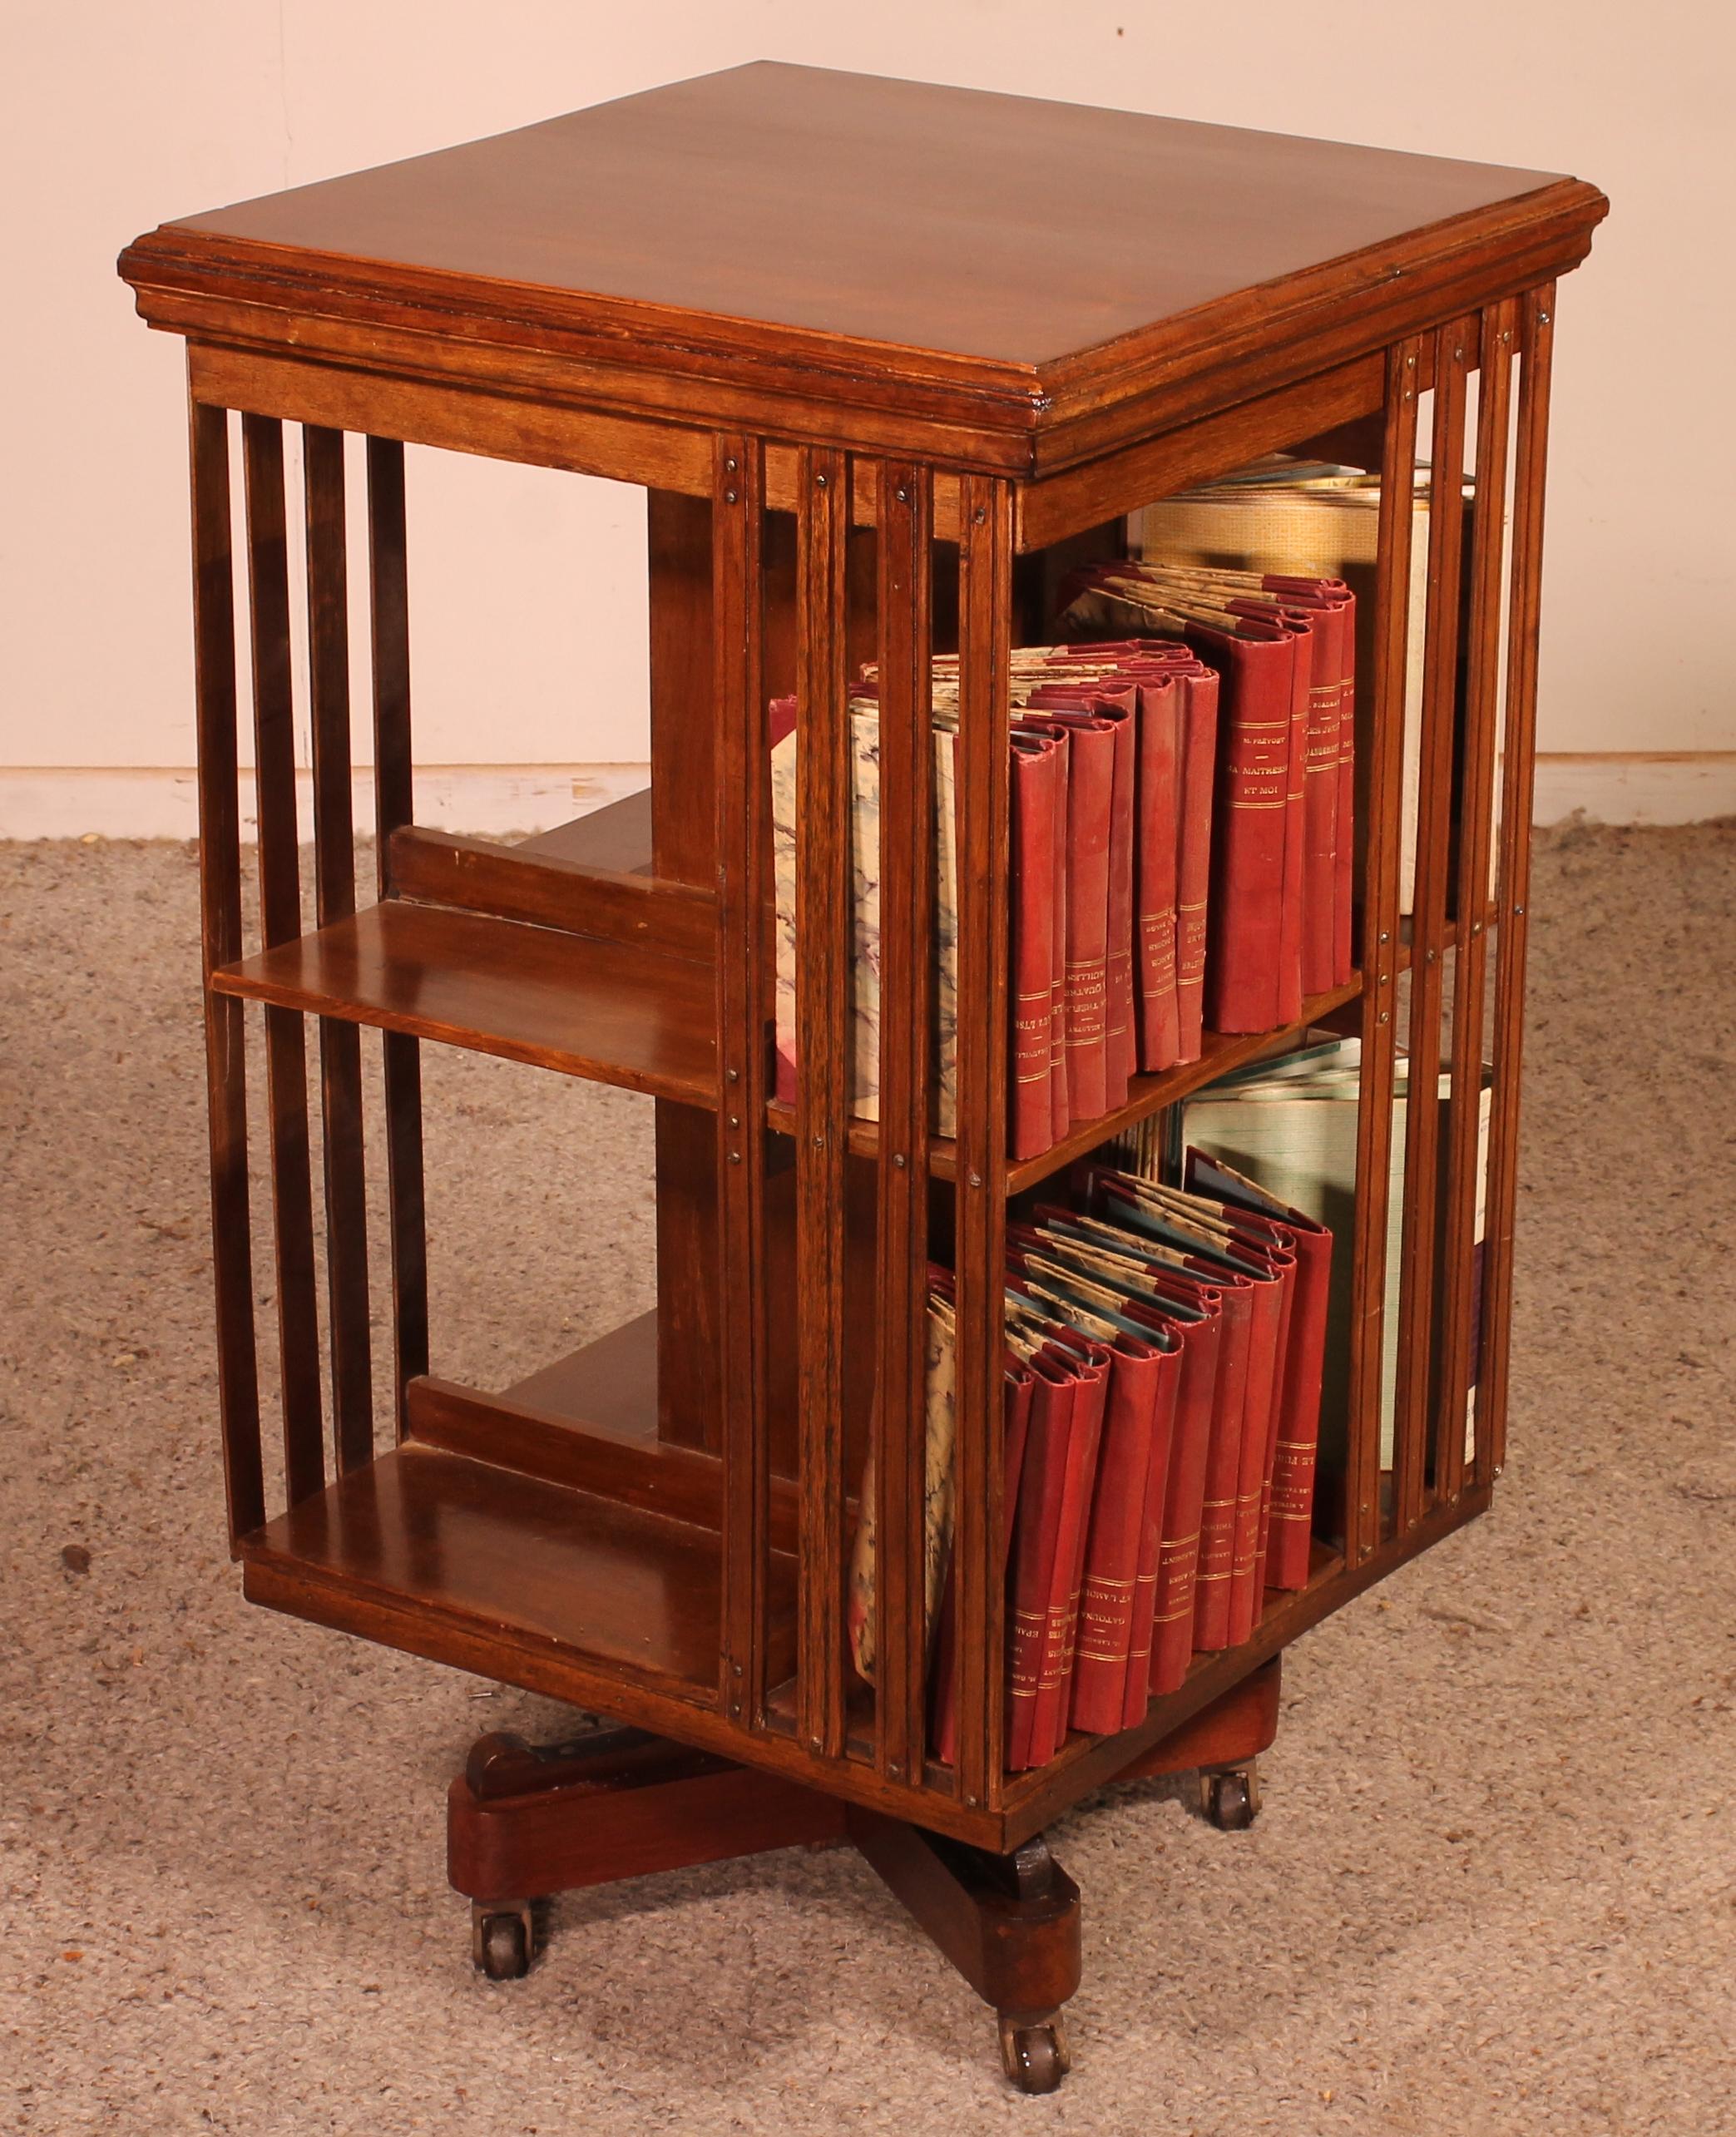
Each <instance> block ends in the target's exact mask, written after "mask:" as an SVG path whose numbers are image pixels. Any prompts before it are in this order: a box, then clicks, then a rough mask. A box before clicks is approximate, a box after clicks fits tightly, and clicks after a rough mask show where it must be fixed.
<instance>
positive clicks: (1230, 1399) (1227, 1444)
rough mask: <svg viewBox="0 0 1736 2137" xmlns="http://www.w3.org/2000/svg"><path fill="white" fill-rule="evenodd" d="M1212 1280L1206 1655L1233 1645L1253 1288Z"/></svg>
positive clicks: (1204, 1518) (1198, 1615)
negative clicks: (1217, 1310) (1216, 1309)
mask: <svg viewBox="0 0 1736 2137" xmlns="http://www.w3.org/2000/svg"><path fill="white" fill-rule="evenodd" d="M1212 1283H1213V1288H1214V1289H1215V1290H1216V1291H1217V1293H1218V1294H1219V1303H1220V1306H1221V1308H1222V1312H1223V1318H1224V1333H1223V1337H1222V1339H1221V1343H1220V1345H1219V1353H1218V1384H1217V1390H1216V1393H1215V1396H1214V1400H1213V1403H1212V1427H1211V1444H1210V1446H1209V1448H1208V1449H1207V1451H1206V1457H1205V1496H1204V1501H1203V1502H1202V1503H1201V1506H1200V1509H1199V1574H1198V1576H1197V1578H1196V1585H1195V1591H1194V1646H1195V1647H1196V1648H1199V1649H1200V1650H1202V1651H1204V1652H1206V1653H1210V1652H1212V1651H1214V1650H1216V1649H1218V1648H1220V1647H1228V1646H1229V1580H1230V1567H1231V1561H1232V1560H1233V1558H1234V1545H1235V1518H1236V1493H1237V1490H1238V1488H1239V1482H1240V1478H1241V1472H1242V1441H1243V1435H1244V1432H1245V1431H1246V1429H1247V1419H1248V1368H1249V1347H1250V1343H1251V1339H1252V1336H1253V1299H1252V1296H1251V1294H1252V1292H1253V1289H1254V1287H1253V1286H1252V1284H1246V1283H1244V1282H1242V1281H1241V1280H1240V1279H1237V1278H1235V1277H1233V1276H1231V1275H1230V1274H1229V1272H1228V1271H1226V1272H1224V1280H1222V1281H1219V1279H1218V1278H1217V1276H1216V1274H1214V1276H1213V1279H1212Z"/></svg>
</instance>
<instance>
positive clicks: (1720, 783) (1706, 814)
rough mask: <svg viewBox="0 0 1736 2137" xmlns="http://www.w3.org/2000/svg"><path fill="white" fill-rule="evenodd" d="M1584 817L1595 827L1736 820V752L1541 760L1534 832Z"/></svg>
mask: <svg viewBox="0 0 1736 2137" xmlns="http://www.w3.org/2000/svg"><path fill="white" fill-rule="evenodd" d="M1576 809H1583V810H1584V811H1585V815H1586V816H1587V817H1588V818H1589V819H1590V821H1591V822H1592V823H1594V824H1704V823H1705V822H1706V821H1707V820H1708V819H1710V818H1712V817H1718V816H1736V749H1697V750H1665V751H1659V752H1654V753H1652V754H1649V755H1648V754H1641V753H1638V752H1635V753H1633V754H1626V753H1620V754H1618V753H1616V752H1613V751H1612V752H1605V753H1600V754H1596V755H1589V754H1583V755H1576V754H1572V753H1571V752H1567V751H1557V752H1552V753H1551V754H1548V755H1546V754H1544V753H1543V752H1542V751H1541V750H1540V751H1539V752H1538V755H1537V784H1536V791H1535V793H1534V794H1533V797H1532V804H1531V821H1532V822H1533V823H1534V824H1559V823H1560V821H1561V819H1563V818H1564V817H1567V816H1571V815H1572V814H1574V812H1575V810H1576Z"/></svg>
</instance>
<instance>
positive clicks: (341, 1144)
mask: <svg viewBox="0 0 1736 2137" xmlns="http://www.w3.org/2000/svg"><path fill="white" fill-rule="evenodd" d="M302 464H303V469H304V483H305V487H306V492H307V495H306V523H307V573H308V675H309V695H310V697H311V700H312V710H313V737H314V892H315V903H316V908H317V911H318V916H319V925H320V926H321V927H322V928H323V927H324V926H326V925H327V924H328V923H329V922H331V921H334V920H344V919H348V918H349V916H350V915H351V914H352V913H354V911H355V909H356V884H355V826H354V818H353V815H352V812H351V800H350V738H349V586H348V560H347V550H346V540H345V529H344V434H343V433H342V432H341V431H335V430H324V429H319V428H314V426H312V425H308V426H305V427H304V429H303V432H302ZM319 1089H320V1112H321V1120H322V1126H323V1129H324V1145H325V1258H326V1284H327V1294H328V1304H327V1318H328V1323H329V1328H330V1341H331V1358H332V1409H333V1415H334V1430H335V1435H336V1441H337V1458H338V1467H339V1469H340V1470H347V1469H354V1468H358V1467H360V1466H361V1465H362V1464H364V1463H365V1462H368V1461H369V1460H371V1459H372V1457H373V1361H372V1354H371V1349H370V1343H369V1337H368V1205H367V1199H366V1189H365V1181H364V1170H363V1167H364V1145H363V1123H362V1035H361V1032H360V1030H359V1027H358V1026H355V1025H354V1024H345V1023H341V1022H339V1021H338V1020H337V1019H336V1018H335V1017H322V1018H321V1020H320V1024H319Z"/></svg>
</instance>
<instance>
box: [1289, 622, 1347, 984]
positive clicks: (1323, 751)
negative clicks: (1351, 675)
mask: <svg viewBox="0 0 1736 2137" xmlns="http://www.w3.org/2000/svg"><path fill="white" fill-rule="evenodd" d="M1308 645H1309V649H1310V657H1309V660H1308V697H1307V727H1306V734H1305V741H1304V749H1303V797H1302V814H1303V877H1304V881H1303V893H1302V992H1303V994H1323V993H1325V992H1326V991H1327V989H1328V987H1333V986H1335V985H1336V984H1337V980H1336V978H1335V977H1334V975H1335V973H1336V972H1337V969H1338V753H1339V750H1340V749H1341V747H1342V744H1343V738H1342V736H1341V735H1340V734H1339V731H1338V699H1339V677H1338V669H1337V658H1338V619H1337V617H1336V616H1333V614H1331V613H1330V612H1329V611H1327V610H1324V609H1320V610H1316V611H1313V613H1312V615H1311V616H1310V619H1309V633H1308ZM1297 665H1298V668H1300V667H1301V665H1303V664H1302V662H1301V660H1300V659H1299V658H1298V664H1297Z"/></svg>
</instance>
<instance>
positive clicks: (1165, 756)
mask: <svg viewBox="0 0 1736 2137" xmlns="http://www.w3.org/2000/svg"><path fill="white" fill-rule="evenodd" d="M1187 690H1188V684H1187V679H1186V677H1185V675H1183V674H1182V673H1181V671H1180V670H1179V669H1175V668H1171V669H1169V670H1166V671H1165V672H1162V673H1159V674H1155V675H1152V676H1151V677H1150V679H1149V680H1145V679H1142V680H1141V681H1140V686H1139V695H1140V720H1139V748H1138V753H1137V756H1136V759H1135V781H1134V794H1135V809H1134V882H1133V908H1134V942H1135V957H1134V981H1135V984H1134V995H1135V1007H1136V1010H1137V1018H1136V1025H1135V1037H1136V1041H1137V1046H1136V1054H1137V1059H1138V1065H1139V1066H1140V1068H1141V1069H1143V1070H1144V1071H1145V1074H1146V1075H1147V1076H1151V1075H1154V1074H1155V1073H1156V1072H1157V1071H1159V1070H1161V1069H1167V1068H1173V1067H1174V1066H1175V1064H1176V1062H1177V1061H1180V1059H1181V1026H1180V1010H1179V1005H1178V1002H1177V999H1176V992H1175V982H1176V913H1175V908H1176V903H1177V896H1178V893H1177V890H1176V883H1177V868H1178V865H1179V863H1180V844H1181V839H1180V833H1181V741H1182V711H1183V706H1184V705H1185V701H1186V698H1187Z"/></svg>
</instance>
